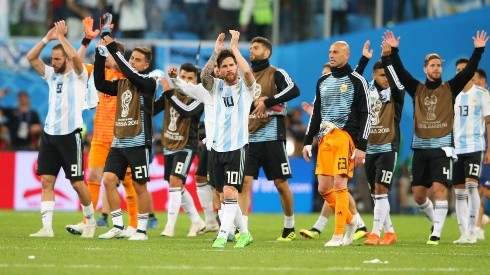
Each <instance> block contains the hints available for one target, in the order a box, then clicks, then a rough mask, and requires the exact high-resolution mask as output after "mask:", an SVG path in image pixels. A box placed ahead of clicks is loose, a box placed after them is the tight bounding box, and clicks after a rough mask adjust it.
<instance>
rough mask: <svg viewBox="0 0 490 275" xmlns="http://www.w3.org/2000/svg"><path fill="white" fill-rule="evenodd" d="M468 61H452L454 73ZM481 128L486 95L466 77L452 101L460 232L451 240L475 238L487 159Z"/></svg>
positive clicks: (489, 101) (488, 127)
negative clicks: (458, 235)
mask: <svg viewBox="0 0 490 275" xmlns="http://www.w3.org/2000/svg"><path fill="white" fill-rule="evenodd" d="M467 65H468V59H459V60H458V61H456V73H459V72H460V71H462V70H463V69H464V68H466V66H467ZM485 131H486V133H487V140H488V135H490V95H489V94H488V91H487V90H485V89H484V88H481V87H479V86H476V85H475V84H473V81H469V82H468V83H467V84H466V85H465V86H464V88H463V90H462V91H461V92H460V93H459V94H458V96H457V97H456V100H455V103H454V126H453V134H454V147H455V149H456V154H458V160H457V161H456V163H455V164H454V169H453V181H454V193H455V194H456V205H455V207H456V217H457V218H458V226H459V230H460V232H461V236H460V237H459V239H457V240H455V241H454V242H453V243H455V244H467V243H469V244H474V243H476V241H477V232H476V223H477V218H478V210H479V208H480V195H479V193H478V181H479V177H480V174H481V171H482V162H485V163H488V162H490V152H489V151H488V149H487V150H485V148H487V147H486V146H485V145H486V144H485Z"/></svg>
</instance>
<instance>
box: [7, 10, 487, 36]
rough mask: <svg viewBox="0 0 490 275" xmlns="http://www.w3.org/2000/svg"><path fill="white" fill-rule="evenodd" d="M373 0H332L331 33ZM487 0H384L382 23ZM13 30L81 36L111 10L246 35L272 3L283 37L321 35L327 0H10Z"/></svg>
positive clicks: (128, 32) (147, 28)
mask: <svg viewBox="0 0 490 275" xmlns="http://www.w3.org/2000/svg"><path fill="white" fill-rule="evenodd" d="M376 2H377V1H376V0H365V1H355V0H332V1H330V2H329V3H330V7H331V10H332V12H331V34H332V35H335V34H341V33H345V32H349V31H355V30H360V29H368V28H373V27H374V22H375V18H374V15H375V8H376ZM489 2H490V0H465V1H461V0H411V1H407V0H394V1H391V0H389V1H388V0H385V1H382V10H383V15H382V17H383V18H382V21H383V25H389V24H393V23H398V22H402V21H406V20H412V19H418V18H425V17H428V16H441V15H444V14H447V13H453V12H458V11H464V10H468V9H471V8H478V7H480V6H481V5H483V4H488V3H489ZM8 3H9V13H8V17H9V18H8V19H9V20H8V21H9V24H10V33H11V35H12V36H43V35H44V34H45V33H46V31H47V28H49V27H50V26H52V25H53V22H56V21H59V20H66V22H67V24H68V26H69V30H70V32H69V34H68V38H69V39H80V37H82V36H83V31H82V29H81V26H82V25H81V23H80V22H81V20H82V18H84V17H85V16H92V17H93V18H100V16H101V14H103V13H104V12H106V11H108V12H110V13H112V14H113V15H114V20H113V22H114V27H115V30H116V31H117V36H119V37H124V38H146V39H199V40H206V39H214V37H215V34H216V33H218V32H221V31H227V30H229V29H237V30H240V31H241V33H245V34H246V37H247V38H248V39H249V40H250V38H251V37H254V36H257V35H259V36H264V37H270V36H271V31H272V24H273V22H274V3H277V7H278V10H279V15H278V19H279V26H280V28H279V40H280V42H281V43H287V42H294V41H304V40H311V39H317V38H321V37H322V36H323V26H324V20H325V19H328V18H326V15H325V10H324V7H325V3H326V2H325V0H277V1H273V0H13V1H8Z"/></svg>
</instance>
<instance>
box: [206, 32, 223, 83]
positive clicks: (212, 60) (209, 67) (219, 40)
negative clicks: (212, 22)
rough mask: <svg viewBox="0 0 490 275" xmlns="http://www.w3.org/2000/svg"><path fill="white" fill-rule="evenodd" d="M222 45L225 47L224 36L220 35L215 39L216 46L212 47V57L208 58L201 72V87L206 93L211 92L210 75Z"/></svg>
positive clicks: (211, 81)
mask: <svg viewBox="0 0 490 275" xmlns="http://www.w3.org/2000/svg"><path fill="white" fill-rule="evenodd" d="M224 45H225V34H224V33H220V34H219V35H218V38H217V39H216V44H215V45H214V52H213V55H212V56H211V57H210V58H209V60H208V62H207V63H206V66H204V69H203V70H202V72H201V81H202V85H203V87H204V88H206V90H208V91H211V89H212V88H213V84H214V83H213V82H214V78H213V76H212V75H211V74H212V73H213V70H214V65H215V64H216V60H217V59H218V55H219V53H220V52H221V51H222V50H223V48H224Z"/></svg>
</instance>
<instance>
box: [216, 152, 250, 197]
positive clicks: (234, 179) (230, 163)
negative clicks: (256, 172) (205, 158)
mask: <svg viewBox="0 0 490 275" xmlns="http://www.w3.org/2000/svg"><path fill="white" fill-rule="evenodd" d="M247 150H248V145H245V146H244V147H242V148H241V149H237V150H235V151H231V152H216V151H214V150H211V153H210V154H209V159H210V160H211V162H212V166H211V169H210V171H209V174H210V176H211V179H212V182H213V184H214V185H213V186H214V187H215V188H216V190H217V191H218V192H220V193H221V192H223V187H224V186H225V185H229V186H233V187H235V188H236V189H237V190H238V192H242V185H243V172H244V166H245V163H246V159H247Z"/></svg>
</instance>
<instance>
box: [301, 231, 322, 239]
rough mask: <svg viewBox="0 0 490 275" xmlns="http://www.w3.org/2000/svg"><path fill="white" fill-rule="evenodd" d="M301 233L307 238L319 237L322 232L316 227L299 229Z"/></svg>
mask: <svg viewBox="0 0 490 275" xmlns="http://www.w3.org/2000/svg"><path fill="white" fill-rule="evenodd" d="M299 234H300V235H301V236H303V237H304V238H307V239H319V238H320V232H318V231H317V230H315V229H313V228H312V229H310V230H308V229H301V230H300V231H299Z"/></svg>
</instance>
